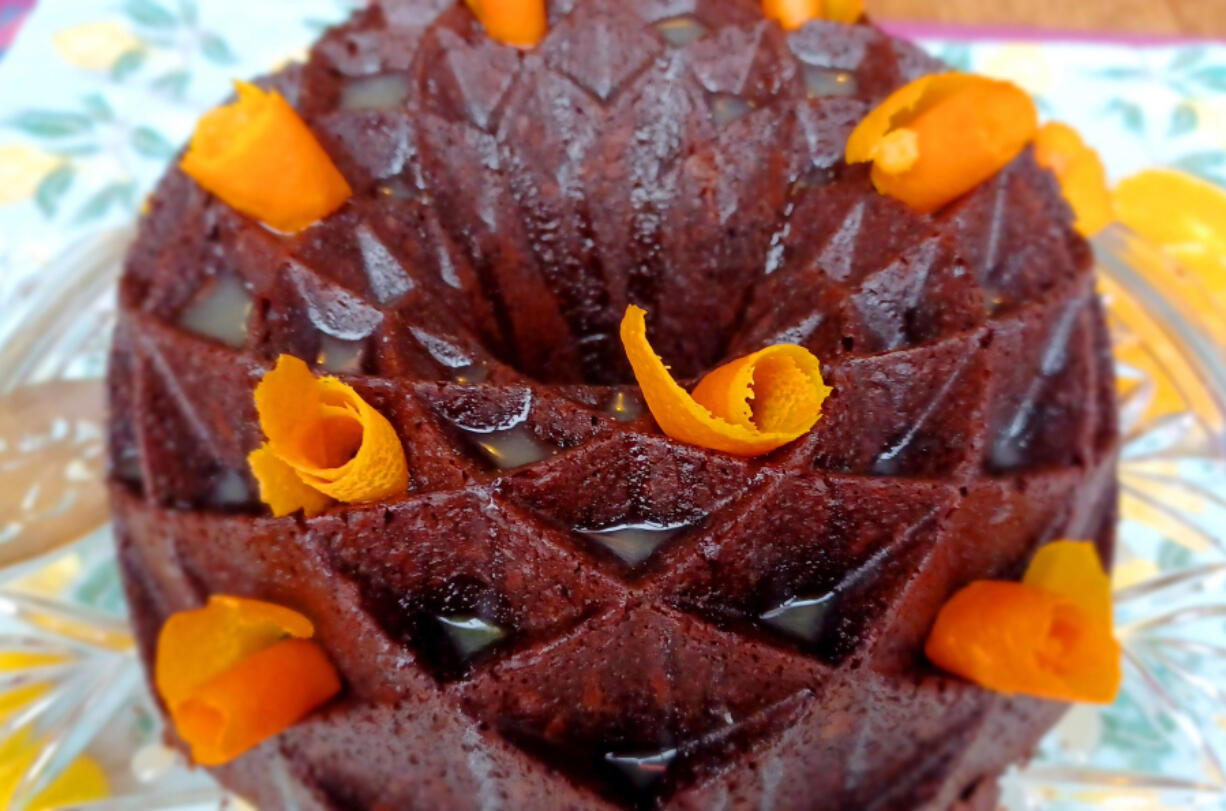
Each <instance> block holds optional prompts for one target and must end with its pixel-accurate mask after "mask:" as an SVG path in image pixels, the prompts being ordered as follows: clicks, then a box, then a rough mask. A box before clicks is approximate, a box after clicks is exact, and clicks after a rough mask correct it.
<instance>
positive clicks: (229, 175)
mask: <svg viewBox="0 0 1226 811" xmlns="http://www.w3.org/2000/svg"><path fill="white" fill-rule="evenodd" d="M234 87H235V89H236V90H237V91H238V100H237V101H235V102H234V103H233V104H227V105H225V106H222V107H218V108H216V109H214V110H212V111H210V112H208V113H206V114H205V115H204V116H203V117H202V118H201V119H200V121H199V122H198V123H197V124H196V132H195V134H193V135H192V140H191V143H190V145H189V146H188V149H187V154H186V155H184V156H183V160H182V161H181V162H180V164H179V165H180V166H181V167H182V169H183V171H184V172H185V173H187V174H188V175H190V176H191V177H193V178H194V179H195V180H196V182H197V183H199V184H200V185H201V186H202V187H204V188H205V189H207V190H209V191H210V192H212V193H213V194H215V195H217V197H219V198H220V199H221V200H223V201H224V202H225V203H227V204H228V205H230V206H231V207H233V208H235V209H237V210H238V211H241V212H243V213H244V214H247V215H249V216H251V217H254V218H256V219H258V220H260V221H261V222H264V223H266V224H267V225H270V226H272V227H273V228H276V229H277V230H279V231H287V232H290V233H294V232H297V231H301V230H302V229H304V228H306V227H307V226H309V225H311V224H312V223H315V222H318V221H319V220H321V219H322V218H324V217H325V216H327V215H328V214H331V213H332V212H333V211H335V210H336V209H338V208H340V206H341V205H342V204H343V203H344V202H345V201H346V200H348V199H349V198H350V197H351V196H353V191H352V189H350V187H349V184H348V183H347V182H346V181H345V178H344V177H343V176H342V175H341V173H340V172H339V171H338V170H337V168H336V166H335V165H334V164H333V163H332V159H331V158H329V157H328V153H327V152H325V151H324V148H323V147H322V146H320V144H319V141H318V140H317V139H316V138H315V134H314V133H312V132H311V130H310V128H309V127H307V125H306V122H304V121H303V120H302V118H301V117H299V115H298V114H297V113H296V112H294V109H293V108H292V107H290V106H289V104H288V103H287V102H286V101H285V99H283V98H282V97H281V94H279V93H278V92H277V91H275V90H272V91H269V92H265V91H263V90H261V89H260V88H258V87H256V86H255V85H253V84H248V83H246V82H235V83H234Z"/></svg>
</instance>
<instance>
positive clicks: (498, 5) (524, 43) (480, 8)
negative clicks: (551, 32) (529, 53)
mask: <svg viewBox="0 0 1226 811" xmlns="http://www.w3.org/2000/svg"><path fill="white" fill-rule="evenodd" d="M465 2H467V3H468V7H469V8H470V9H472V12H473V14H474V15H476V17H477V19H478V20H480V21H481V24H482V25H483V26H485V33H486V34H488V35H489V36H490V39H495V40H498V41H499V42H501V43H503V44H504V45H511V46H513V47H515V48H524V49H527V48H533V47H535V46H536V45H537V43H539V42H540V41H541V40H542V39H544V38H545V32H546V31H548V29H549V23H548V20H547V19H546V15H545V0H465Z"/></svg>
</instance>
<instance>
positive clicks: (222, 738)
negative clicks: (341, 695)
mask: <svg viewBox="0 0 1226 811" xmlns="http://www.w3.org/2000/svg"><path fill="white" fill-rule="evenodd" d="M340 689H341V683H340V679H339V678H338V677H337V675H336V670H335V669H334V668H333V667H332V663H331V662H329V661H328V657H327V655H326V654H325V653H324V652H323V650H322V649H321V648H320V647H319V645H317V644H315V643H314V642H311V641H309V640H305V639H287V640H285V641H284V642H278V643H277V644H275V645H273V646H272V647H270V648H265V649H263V650H260V651H257V652H256V653H253V654H252V655H251V656H248V657H247V658H246V659H243V660H242V661H241V662H239V663H238V664H236V665H235V666H234V667H232V668H230V669H229V670H226V671H224V672H222V673H221V674H219V675H218V676H216V677H214V678H213V679H210V680H209V681H208V682H206V683H205V684H203V685H201V686H200V688H199V689H198V690H196V691H195V692H194V693H192V694H191V695H190V696H188V698H186V699H185V700H184V701H183V703H182V704H180V705H179V708H178V711H177V713H176V714H175V724H176V727H177V728H178V730H179V734H180V735H181V736H182V737H183V739H184V740H186V741H188V742H189V743H191V746H192V759H193V760H195V761H196V762H197V763H199V764H201V765H202V766H215V765H218V764H221V763H228V762H229V761H231V760H233V759H234V758H236V757H238V756H239V755H241V754H242V753H243V752H246V751H247V750H248V749H250V748H252V747H253V746H255V745H256V744H258V743H260V742H261V741H263V740H265V739H267V738H271V737H272V736H273V735H276V734H278V733H280V732H282V731H283V730H285V729H288V728H289V727H291V726H293V725H294V724H295V723H297V722H298V721H299V720H301V719H302V717H303V716H305V715H306V714H307V713H309V712H310V711H311V710H313V709H315V708H316V707H318V706H320V705H321V704H324V703H326V702H327V701H328V699H330V698H332V696H334V695H336V694H337V693H338V692H339V691H340Z"/></svg>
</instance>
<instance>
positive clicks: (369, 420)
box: [247, 355, 409, 517]
mask: <svg viewBox="0 0 1226 811" xmlns="http://www.w3.org/2000/svg"><path fill="white" fill-rule="evenodd" d="M255 407H256V411H257V412H258V413H259V417H260V427H261V428H263V429H264V434H265V435H266V436H267V437H268V441H267V442H266V443H265V444H264V445H263V446H262V447H260V448H258V449H257V450H255V451H252V452H251V454H250V455H249V456H248V457H247V461H248V464H250V466H251V472H252V474H254V476H255V478H256V481H258V482H259V485H260V498H261V499H262V500H263V501H264V503H265V504H267V505H268V506H269V507H270V508H271V509H272V512H273V515H275V516H278V517H279V516H282V515H288V514H290V513H292V512H295V511H297V510H299V509H301V510H303V511H304V512H305V513H306V514H307V515H314V514H316V513H319V512H321V511H322V510H323V509H324V508H325V507H327V505H328V503H329V500H330V499H336V500H337V501H344V502H346V503H350V504H353V503H365V502H370V501H379V500H381V499H385V498H388V497H390V496H394V495H396V494H397V493H403V492H404V491H405V489H406V488H407V487H408V483H409V472H408V465H407V463H406V461H405V456H404V446H403V445H402V444H401V442H400V437H399V436H397V435H396V430H395V429H394V428H393V427H392V424H391V423H390V422H388V420H387V418H386V417H384V416H383V415H382V414H380V413H379V412H378V411H376V410H375V409H374V408H373V407H372V406H371V405H370V404H369V403H367V402H366V401H365V400H364V399H362V396H361V395H360V394H358V393H357V392H356V391H354V389H353V387H352V386H349V385H348V384H346V383H342V382H341V381H340V380H337V379H336V378H335V377H321V378H317V377H315V375H313V374H311V370H310V369H309V368H307V365H306V364H305V363H303V362H302V361H301V360H299V359H298V358H295V357H293V356H291V355H282V356H280V357H279V358H278V359H277V364H276V366H275V367H273V369H272V370H271V371H269V372H268V373H267V374H266V375H264V379H263V380H261V381H260V384H259V385H258V386H256V389H255Z"/></svg>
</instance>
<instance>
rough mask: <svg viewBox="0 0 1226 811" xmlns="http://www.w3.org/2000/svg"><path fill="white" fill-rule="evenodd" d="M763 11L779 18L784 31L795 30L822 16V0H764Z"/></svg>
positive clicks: (768, 15)
mask: <svg viewBox="0 0 1226 811" xmlns="http://www.w3.org/2000/svg"><path fill="white" fill-rule="evenodd" d="M762 13H763V14H764V15H766V19H768V20H777V21H778V22H779V25H781V26H782V27H783V30H784V31H795V30H796V29H797V28H800V27H801V26H802V25H804V24H805V23H807V22H808V21H809V20H816V19H817V18H819V17H821V16H822V0H762Z"/></svg>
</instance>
